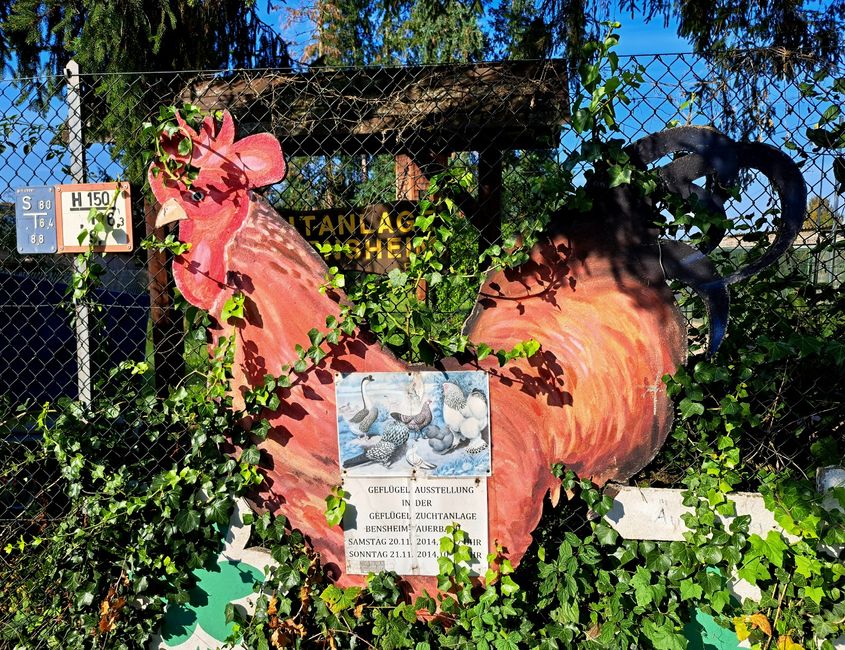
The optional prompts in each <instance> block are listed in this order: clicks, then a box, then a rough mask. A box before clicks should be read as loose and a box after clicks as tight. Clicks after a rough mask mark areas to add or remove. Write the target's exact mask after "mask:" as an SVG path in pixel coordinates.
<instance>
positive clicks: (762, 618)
mask: <svg viewBox="0 0 845 650" xmlns="http://www.w3.org/2000/svg"><path fill="white" fill-rule="evenodd" d="M748 622H749V623H751V625H752V627H756V628H757V629H758V630H760V631H761V632H763V633H764V634H765V635H766V636H772V624H771V623H769V619H768V618H766V615H765V614H760V613H758V614H752V615H751V616H749V617H748Z"/></svg>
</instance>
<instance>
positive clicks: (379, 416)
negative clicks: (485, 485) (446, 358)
mask: <svg viewBox="0 0 845 650" xmlns="http://www.w3.org/2000/svg"><path fill="white" fill-rule="evenodd" d="M335 388H336V390H337V404H338V410H337V431H338V447H339V450H340V466H341V468H342V470H343V473H344V476H373V477H375V476H420V475H425V476H432V477H451V476H460V477H467V476H489V475H490V470H491V467H492V463H491V460H490V449H491V444H490V406H489V405H490V390H489V387H488V382H487V373H484V372H473V371H458V372H434V371H417V372H382V373H377V372H376V373H367V372H353V373H348V374H345V375H341V374H338V375H336V377H335Z"/></svg>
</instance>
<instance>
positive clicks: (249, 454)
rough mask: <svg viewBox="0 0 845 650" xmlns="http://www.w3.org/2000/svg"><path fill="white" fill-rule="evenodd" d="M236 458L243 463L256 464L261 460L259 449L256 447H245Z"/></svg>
mask: <svg viewBox="0 0 845 650" xmlns="http://www.w3.org/2000/svg"><path fill="white" fill-rule="evenodd" d="M238 460H239V462H240V463H241V464H243V465H258V463H260V462H261V451H260V450H259V449H258V447H247V448H246V449H244V450H243V452H242V453H241V457H240V458H239V459H238Z"/></svg>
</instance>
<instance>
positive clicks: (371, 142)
mask: <svg viewBox="0 0 845 650" xmlns="http://www.w3.org/2000/svg"><path fill="white" fill-rule="evenodd" d="M634 66H641V69H642V73H643V76H644V82H643V84H642V85H641V86H640V88H639V89H637V90H636V91H631V92H629V93H628V94H629V97H630V100H631V101H630V103H629V104H627V105H624V106H620V107H619V108H618V113H617V121H618V123H619V125H620V128H621V130H622V134H623V136H624V137H625V138H626V139H627V140H629V141H633V140H635V139H637V138H639V137H642V136H644V135H647V134H649V133H653V132H656V131H659V130H661V129H664V128H666V127H667V126H672V125H677V124H696V125H712V126H715V127H717V128H721V129H723V130H724V131H726V132H727V133H729V134H732V135H735V136H738V137H743V138H748V139H756V140H760V141H764V142H768V143H770V144H772V145H774V146H776V147H778V148H783V147H784V146H785V144H786V143H787V142H788V143H790V146H792V147H795V148H797V149H798V150H800V151H803V152H804V160H803V166H802V169H803V173H804V176H805V179H806V181H807V184H808V187H809V196H810V202H809V205H808V213H807V218H806V220H805V224H804V229H803V230H802V232H801V234H800V235H799V237H798V240H797V241H796V242H795V245H794V246H793V247H792V249H791V251H790V252H789V253H788V254H787V255H786V256H785V258H784V259H783V260H782V261H781V262H780V265H779V267H778V268H777V269H776V270H775V271H773V272H770V273H767V274H766V275H765V278H764V279H762V280H760V281H762V282H768V283H771V284H772V286H773V287H775V288H777V287H778V286H780V285H779V284H778V283H792V285H791V286H795V284H796V283H797V285H798V286H800V287H802V288H803V289H804V290H805V293H806V292H813V293H814V295H815V296H817V297H819V296H821V298H824V296H826V295H829V294H830V292H835V291H837V290H839V288H840V287H841V282H842V278H843V276H844V275H845V247H842V246H841V242H842V238H843V232H842V230H843V226H845V224H843V219H842V212H841V211H840V204H839V200H840V198H839V195H838V194H837V193H836V192H835V188H834V181H833V178H834V176H833V173H832V165H833V160H834V158H833V156H832V155H831V154H830V153H829V152H826V151H824V150H821V151H818V150H814V148H813V147H812V146H811V145H810V143H809V142H808V140H807V135H806V132H807V129H808V128H811V127H813V126H814V124H815V123H816V122H817V121H818V119H819V116H820V114H821V111H822V110H824V107H825V106H826V105H827V104H828V103H829V102H830V98H829V96H827V95H826V94H825V93H826V92H829V89H825V88H824V86H822V87H821V88H820V90H821V93H820V94H818V95H816V96H808V95H806V94H805V93H802V92H801V86H800V80H783V79H775V78H773V79H771V80H770V83H769V84H768V96H767V98H766V99H765V101H762V102H761V103H760V104H759V105H757V106H748V105H744V104H743V103H742V102H743V101H745V98H744V96H743V95H742V94H741V93H739V92H738V91H737V89H735V88H732V86H731V84H730V80H729V79H725V78H723V77H722V76H721V75H720V74H719V72H718V70H716V69H715V68H712V67H711V66H709V65H708V64H707V63H706V62H705V61H703V60H701V59H699V58H697V57H693V56H689V55H668V56H647V57H634V58H630V59H626V60H623V61H622V67H623V68H629V69H633V67H634ZM82 78H83V96H82V106H83V122H84V129H85V143H86V154H87V165H86V176H87V180H88V181H89V182H97V181H108V180H115V179H122V180H128V181H129V182H130V183H131V184H132V196H133V227H134V230H135V241H136V242H138V241H140V240H141V239H142V238H143V237H144V236H147V235H148V234H150V233H151V232H152V231H153V228H152V226H151V225H150V215H151V214H153V213H154V206H153V205H152V201H151V199H150V196H149V195H148V194H147V192H146V190H145V188H144V180H145V165H146V162H145V160H144V159H143V157H142V151H141V150H140V144H139V143H141V142H143V138H142V130H143V127H144V123H145V122H148V121H150V120H152V119H154V118H155V116H156V114H157V113H158V110H159V108H160V107H161V106H168V105H174V104H176V105H179V104H181V103H182V102H186V101H189V102H191V103H194V104H197V105H198V106H200V108H202V109H204V110H207V111H217V110H221V109H226V110H230V111H231V112H232V113H233V114H234V115H235V119H236V122H237V124H238V128H239V137H244V136H245V135H247V134H249V133H258V132H264V131H268V132H271V133H273V134H275V135H276V136H277V137H278V138H279V140H280V142H281V145H282V148H283V150H284V152H285V157H286V160H287V164H288V173H287V177H286V178H285V180H284V181H282V182H281V183H279V184H277V185H276V186H274V187H272V188H267V190H266V195H267V196H268V197H269V198H270V199H271V201H272V202H273V204H274V205H275V206H276V207H277V209H278V210H279V212H280V214H281V215H282V217H283V218H287V219H288V220H289V221H291V222H292V223H294V224H295V225H296V226H297V228H298V229H300V231H301V232H302V233H303V235H304V236H305V237H306V238H307V239H309V240H311V241H314V242H315V243H316V242H323V243H329V244H338V245H340V247H341V248H343V247H345V248H343V250H337V247H336V250H334V251H333V252H331V253H329V254H328V261H329V263H330V264H337V265H339V266H341V267H346V268H349V269H351V272H352V273H361V272H363V271H364V270H374V269H375V270H379V271H382V272H384V271H387V270H388V269H390V268H392V267H393V266H395V265H396V264H398V263H401V260H402V258H403V256H406V255H407V247H408V246H409V243H408V240H409V238H410V236H409V234H408V232H409V231H410V227H409V225H408V219H410V218H412V217H410V216H409V215H412V214H413V210H414V205H415V202H416V201H418V200H419V199H420V198H421V197H422V196H424V195H425V191H426V188H427V186H428V182H429V179H431V178H432V177H433V176H435V175H436V174H438V173H439V172H441V171H443V170H444V169H447V168H450V167H451V168H454V167H457V166H461V167H462V168H464V169H465V170H467V172H468V173H469V174H471V177H472V179H473V183H472V185H471V186H470V187H468V188H466V191H465V192H464V193H463V194H461V195H458V196H457V197H456V199H457V202H458V204H459V207H460V209H461V210H462V211H463V212H464V214H466V215H469V216H470V218H469V219H468V220H467V230H466V232H465V233H462V235H461V237H459V238H458V240H459V241H460V244H459V245H460V246H464V247H465V248H466V250H468V251H470V252H471V253H474V254H477V253H478V251H479V250H480V249H481V248H483V247H486V246H490V245H493V244H500V243H502V241H503V238H504V237H505V236H506V235H507V234H508V233H509V232H511V231H512V226H513V224H515V223H519V222H520V221H521V220H524V219H527V218H532V216H533V215H536V213H537V211H538V210H542V209H548V208H549V205H548V202H549V201H552V202H553V201H554V198H553V195H551V197H552V198H549V197H550V194H549V192H548V191H547V190H544V187H551V186H553V181H554V177H555V174H557V173H560V171H561V169H562V166H563V165H564V162H565V160H566V158H567V156H568V154H570V153H571V152H573V151H575V150H576V149H577V148H578V147H579V146H580V144H581V141H580V138H579V136H578V135H577V134H576V133H575V132H574V131H573V130H572V129H570V128H568V127H567V126H566V121H567V115H568V110H569V106H570V103H571V98H572V97H573V96H574V95H575V93H577V92H578V88H577V85H576V84H574V83H572V82H571V81H568V80H567V79H566V76H565V66H563V65H562V64H561V62H557V61H546V62H516V63H509V64H499V63H491V64H481V65H464V66H433V67H404V68H403V67H397V68H371V69H368V68H321V69H314V70H310V71H306V72H299V73H297V72H292V71H291V70H239V71H222V72H219V71H218V72H178V73H161V74H145V75H137V74H125V75H83V76H82ZM66 94H67V84H66V83H65V80H64V79H63V78H44V79H28V80H7V81H2V82H0V107H2V116H0V152H2V153H3V156H4V164H3V166H2V168H0V169H2V171H0V201H2V203H0V266H2V268H0V310H2V315H3V323H4V326H3V328H2V333H0V358H2V359H3V361H4V371H3V372H2V374H0V457H1V458H2V459H3V461H2V472H0V551H2V548H3V547H4V546H5V545H6V544H7V543H14V542H15V540H17V539H19V538H21V536H27V535H32V534H34V533H37V532H38V531H42V530H44V529H45V528H46V527H48V526H49V525H50V522H51V521H53V520H55V519H57V518H60V517H62V516H64V515H65V514H66V508H67V500H66V499H65V498H64V497H63V496H62V495H61V493H60V490H59V489H58V488H57V481H58V479H59V476H58V474H57V471H56V467H55V464H54V463H51V461H50V459H49V458H48V457H47V456H45V457H44V458H43V462H42V463H41V465H40V466H39V467H40V469H39V470H38V471H33V470H32V467H33V464H32V463H31V462H27V463H24V462H23V461H24V460H25V458H26V456H27V454H33V453H38V451H37V450H38V449H39V443H40V439H41V438H40V436H41V434H40V433H39V432H38V431H37V429H36V428H35V426H34V420H33V415H34V414H35V413H37V412H38V410H39V405H41V404H43V403H44V402H47V401H55V400H57V399H59V398H61V397H67V398H70V399H76V398H77V397H78V386H79V382H80V378H79V377H78V373H79V368H78V365H77V324H76V323H75V322H74V309H73V305H72V301H71V300H70V298H69V295H68V285H69V284H70V282H71V278H72V273H73V256H71V255H58V254H54V255H32V254H21V253H19V252H18V250H17V248H16V241H15V214H14V200H15V189H16V188H19V187H24V186H37V185H53V184H59V183H68V182H73V179H72V178H71V170H70V167H71V163H72V160H71V155H70V152H69V147H68V135H67V129H68V124H67V118H68V111H67V107H66ZM693 96H695V100H694V101H692V102H690V101H689V100H690V99H691V97H693ZM738 116H744V119H742V120H740V119H738ZM749 116H750V117H749ZM575 173H576V174H577V173H578V170H576V171H575ZM544 183H545V186H544V185H543V184H544ZM403 201H404V202H406V203H401V202H403ZM541 201H542V202H545V204H543V205H539V204H538V202H541ZM775 204H776V198H775V197H773V196H771V192H770V190H769V189H768V188H767V186H766V185H764V184H763V183H761V182H759V179H756V178H754V177H749V178H748V179H746V183H745V186H744V194H743V198H741V199H738V200H735V201H733V202H731V203H730V204H729V207H728V214H729V216H730V217H731V219H732V222H733V224H734V226H733V228H732V230H731V231H729V232H728V233H727V236H726V237H725V239H724V240H723V242H722V244H721V247H720V250H719V251H717V252H716V254H715V256H716V257H717V258H718V259H720V260H721V264H722V265H723V268H727V267H730V266H732V265H736V264H737V263H738V260H739V258H740V257H741V254H742V252H743V251H747V250H750V249H751V248H752V247H753V246H754V243H755V237H756V238H757V239H759V237H760V236H761V235H760V233H761V230H762V233H763V234H762V236H768V235H769V230H770V225H771V224H770V222H766V223H764V224H763V226H762V228H761V225H760V222H759V219H760V218H761V215H764V213H765V212H766V210H767V209H769V208H770V207H772V206H773V205H775ZM376 205H387V206H396V207H394V208H391V210H392V212H391V213H390V218H389V224H388V226H389V227H385V232H384V235H385V236H384V237H381V234H382V233H380V232H379V227H380V222H379V220H378V219H379V214H380V213H379V211H378V210H375V211H373V210H369V213H370V215H371V218H372V214H375V215H376V217H375V219H376V220H375V221H374V222H373V221H367V219H366V218H365V217H366V214H367V213H368V210H367V207H368V206H376ZM551 207H559V206H551ZM764 221H765V220H764ZM767 224H768V225H767ZM368 230H369V231H370V234H371V233H372V231H375V234H376V238H374V239H370V240H369V241H367V237H365V235H367V234H368ZM455 254H459V252H457V251H456V253H455ZM96 261H97V263H98V264H100V265H102V267H103V269H104V271H103V275H102V277H101V278H100V281H99V284H98V288H97V289H96V291H95V294H94V295H93V299H92V304H93V305H96V310H95V311H94V313H93V314H92V317H91V319H90V322H89V323H88V326H89V328H90V336H91V340H92V346H91V350H90V352H91V365H90V375H91V376H84V377H82V378H81V381H91V382H92V384H93V386H94V391H95V395H96V392H97V391H98V390H107V388H105V387H104V386H106V384H105V381H106V379H107V377H108V371H109V370H110V369H111V368H113V367H115V366H116V365H118V364H119V363H120V362H121V361H124V360H127V359H134V360H148V361H149V362H150V365H151V368H152V370H151V372H150V375H149V378H148V382H147V384H146V386H147V390H148V391H149V394H150V395H151V396H155V395H161V394H163V393H164V391H166V389H167V386H168V385H170V384H172V383H174V382H175V381H178V380H179V379H180V378H181V377H183V376H184V373H185V372H186V368H187V369H189V368H190V366H191V364H192V359H195V358H196V357H197V355H201V354H203V353H204V352H203V350H204V342H202V341H201V342H196V341H186V340H185V338H184V331H185V324H184V321H183V318H182V316H181V314H180V313H179V312H177V311H175V310H174V307H173V305H174V295H173V289H174V287H173V284H172V280H171V277H170V275H169V272H168V264H169V260H168V259H167V258H165V257H163V255H162V254H159V253H154V252H150V253H148V252H146V251H142V250H141V249H140V248H137V249H136V250H135V251H134V252H133V253H130V254H108V255H104V256H98V259H97V260H96ZM739 295H740V297H739V298H738V299H740V300H741V299H743V297H744V294H742V293H740V294H739ZM430 299H431V300H432V301H433V304H434V306H435V309H436V310H438V311H439V312H440V313H441V315H442V317H443V318H444V319H451V320H452V321H454V322H461V321H462V320H463V319H464V318H465V317H466V315H467V314H468V311H469V310H470V309H471V307H472V305H473V303H474V301H475V295H474V294H473V293H472V292H466V293H464V294H459V295H451V296H446V295H439V294H438V293H437V292H436V291H433V292H431V294H430ZM812 305H813V302H812V301H811V300H807V301H805V302H804V303H802V304H797V303H796V304H795V305H794V310H793V312H791V313H792V314H793V316H792V317H791V318H792V319H793V320H792V321H791V322H789V323H784V325H785V326H786V327H788V328H793V329H795V330H796V331H800V330H801V329H802V328H803V327H805V326H806V324H807V323H810V322H812V323H813V324H814V325H813V326H814V327H826V326H829V327H834V328H841V322H831V323H827V324H825V323H824V322H820V321H819V320H818V319H815V320H811V319H809V318H807V315H808V312H809V311H811V310H812V309H813V306H812ZM395 307H396V309H397V310H399V309H402V308H403V307H402V305H396V306H395ZM695 313H696V312H695V310H693V309H690V310H689V311H688V314H689V316H690V318H691V319H693V322H691V326H692V328H693V332H700V331H702V330H703V326H702V324H701V323H700V322H696V321H695V320H694V319H695V318H696V316H695ZM749 326H750V325H749ZM743 327H744V324H742V323H738V324H736V325H735V329H734V331H733V332H732V334H731V335H732V336H734V337H738V336H740V337H741V336H743V329H742V328H743ZM840 331H841V329H840ZM785 373H786V374H785V376H784V379H785V381H790V380H791V379H795V381H794V386H795V389H794V390H793V391H792V392H791V393H789V394H788V395H787V394H785V395H784V399H783V400H782V402H781V403H780V404H778V405H771V408H775V409H787V410H788V411H790V412H794V417H793V418H789V417H785V418H783V417H782V418H780V419H779V420H778V427H779V428H778V429H777V430H773V429H772V428H771V427H770V428H769V429H768V430H766V429H765V427H763V428H762V429H761V430H760V431H762V433H760V431H758V432H757V437H755V438H752V439H751V440H750V441H749V444H748V448H747V450H746V452H747V455H748V457H749V458H752V459H754V462H755V463H757V464H758V465H759V466H763V465H766V464H772V465H775V466H781V465H783V464H789V463H790V459H791V458H793V457H794V456H796V455H799V454H800V449H799V447H800V446H801V445H804V446H806V440H808V439H810V438H811V437H812V436H813V435H819V434H820V432H821V430H822V429H825V428H826V430H827V431H828V432H831V431H832V432H833V433H836V432H841V427H842V422H843V417H842V412H841V411H842V407H841V406H840V405H839V404H838V402H837V400H836V399H835V398H834V393H833V392H832V391H831V390H830V389H828V388H825V387H822V386H821V385H820V384H822V383H823V378H821V377H818V378H815V379H813V378H807V377H804V378H792V377H790V376H789V371H788V369H787V370H785ZM767 408H768V407H767ZM125 425H126V444H124V445H122V446H121V447H120V448H119V449H117V448H116V449H115V450H114V454H115V455H114V457H115V459H118V460H122V461H123V462H135V463H138V464H140V465H142V466H144V467H147V468H149V471H153V470H154V469H155V467H156V466H157V465H158V464H159V462H160V460H161V459H162V458H163V457H166V456H167V455H168V453H169V452H170V451H171V450H170V449H167V448H162V447H161V446H158V445H156V444H155V443H154V442H153V441H150V440H148V439H146V438H145V437H144V431H143V423H139V422H134V423H125ZM786 429H791V431H790V434H789V441H790V443H789V444H786V443H784V439H783V435H782V434H783V430H786ZM799 434H800V435H799ZM127 454H129V455H130V456H129V457H127ZM684 469H685V467H684V466H682V465H681V464H679V463H678V462H677V461H676V460H674V461H673V459H672V458H668V457H661V458H659V459H658V461H657V464H656V465H653V466H652V467H651V468H650V469H649V471H648V472H646V473H645V474H643V475H642V476H641V477H640V478H641V480H642V481H644V482H648V483H651V484H653V485H667V484H674V483H676V482H677V480H678V478H679V476H681V475H682V474H683V471H684ZM21 571H25V567H21V566H19V565H18V564H16V563H15V562H12V561H10V560H8V559H7V558H6V556H5V554H3V553H2V552H0V573H2V574H3V575H4V576H5V578H4V582H5V583H7V584H14V583H15V581H21V580H23V579H24V578H25V576H24V575H22V574H21ZM12 614H14V613H8V612H7V613H3V610H0V623H2V622H3V619H4V617H7V616H10V615H12Z"/></svg>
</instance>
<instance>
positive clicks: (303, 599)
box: [299, 584, 311, 609]
mask: <svg viewBox="0 0 845 650" xmlns="http://www.w3.org/2000/svg"><path fill="white" fill-rule="evenodd" d="M299 602H300V603H301V605H302V609H308V605H310V604H311V588H310V587H309V586H308V585H307V584H304V585H302V586H301V587H300V588H299Z"/></svg>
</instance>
